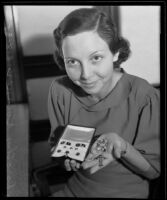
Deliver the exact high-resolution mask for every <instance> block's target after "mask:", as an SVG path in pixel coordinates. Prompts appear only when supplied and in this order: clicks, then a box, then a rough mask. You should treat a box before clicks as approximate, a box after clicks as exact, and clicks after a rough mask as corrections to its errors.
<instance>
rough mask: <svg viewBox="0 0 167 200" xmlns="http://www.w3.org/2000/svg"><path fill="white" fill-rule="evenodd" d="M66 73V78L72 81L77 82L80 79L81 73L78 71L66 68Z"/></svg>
mask: <svg viewBox="0 0 167 200" xmlns="http://www.w3.org/2000/svg"><path fill="white" fill-rule="evenodd" d="M66 72H67V75H68V77H69V78H70V79H71V80H72V81H77V80H79V79H80V75H81V72H80V70H78V69H67V68H66Z"/></svg>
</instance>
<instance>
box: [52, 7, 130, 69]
mask: <svg viewBox="0 0 167 200" xmlns="http://www.w3.org/2000/svg"><path fill="white" fill-rule="evenodd" d="M91 30H92V31H96V32H97V33H98V35H99V36H100V37H101V38H102V39H103V40H104V41H106V42H107V44H108V46H109V48H110V50H111V52H112V54H113V55H114V54H116V53H117V52H119V56H118V60H117V61H115V62H114V68H118V67H119V66H120V64H121V63H122V62H124V61H126V60H127V59H128V57H129V55H130V48H129V46H130V44H129V42H128V41H127V40H125V39H124V38H123V37H120V36H119V35H118V32H117V29H116V27H115V25H114V23H113V22H112V20H111V17H110V16H107V15H106V14H105V13H104V12H102V11H99V10H98V9H96V8H81V9H77V10H74V11H72V12H71V13H70V14H68V15H67V16H66V17H65V18H64V19H63V20H62V21H61V22H60V24H59V26H58V27H57V28H56V29H55V30H54V39H55V44H56V49H55V54H54V58H55V61H56V63H57V64H58V66H59V67H60V68H61V69H63V70H65V65H64V60H63V53H62V41H63V39H64V38H65V37H66V36H70V35H75V34H77V33H81V32H84V31H91Z"/></svg>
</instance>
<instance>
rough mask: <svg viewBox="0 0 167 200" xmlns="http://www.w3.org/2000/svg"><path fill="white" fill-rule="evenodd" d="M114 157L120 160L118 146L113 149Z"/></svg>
mask: <svg viewBox="0 0 167 200" xmlns="http://www.w3.org/2000/svg"><path fill="white" fill-rule="evenodd" d="M114 155H115V157H116V158H120V157H121V148H120V147H118V146H115V147H114Z"/></svg>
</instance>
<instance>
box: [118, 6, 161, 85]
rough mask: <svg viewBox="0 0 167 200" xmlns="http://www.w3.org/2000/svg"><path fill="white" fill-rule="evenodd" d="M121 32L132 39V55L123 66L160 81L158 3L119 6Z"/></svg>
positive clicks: (144, 76)
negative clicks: (155, 4)
mask: <svg viewBox="0 0 167 200" xmlns="http://www.w3.org/2000/svg"><path fill="white" fill-rule="evenodd" d="M120 14H121V16H120V20H121V32H122V35H123V36H124V37H125V38H127V39H128V40H129V41H130V43H131V50H132V55H131V57H130V59H129V60H128V61H127V62H125V63H124V64H123V66H124V69H125V70H126V71H127V72H129V73H131V74H134V75H137V76H140V77H142V78H145V79H147V80H148V81H149V82H150V83H156V84H157V83H160V7H159V6H121V7H120Z"/></svg>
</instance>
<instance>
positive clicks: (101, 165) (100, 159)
mask: <svg viewBox="0 0 167 200" xmlns="http://www.w3.org/2000/svg"><path fill="white" fill-rule="evenodd" d="M98 158H99V167H103V158H104V157H103V156H102V155H99V157H98Z"/></svg>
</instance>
